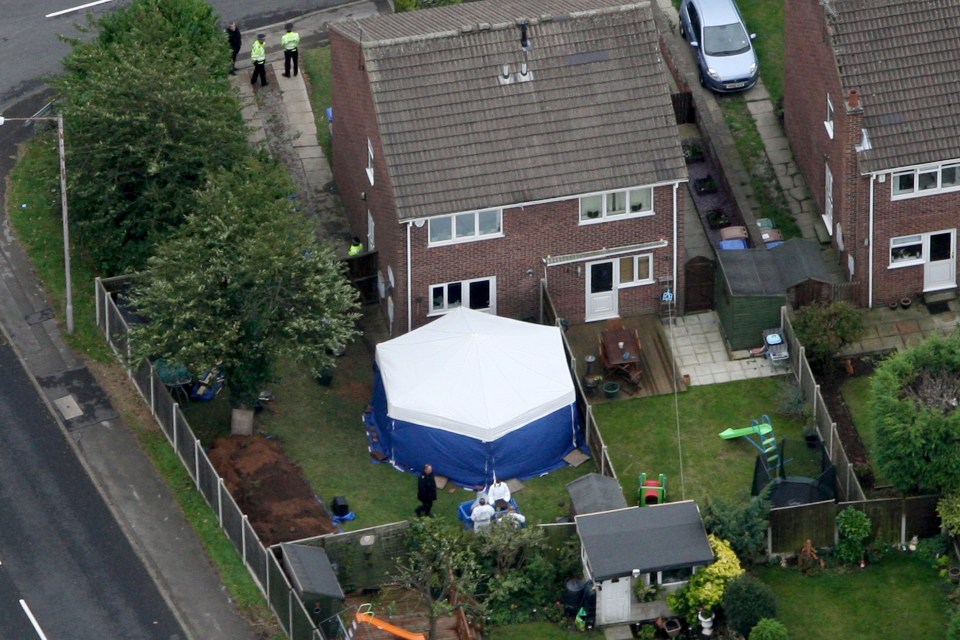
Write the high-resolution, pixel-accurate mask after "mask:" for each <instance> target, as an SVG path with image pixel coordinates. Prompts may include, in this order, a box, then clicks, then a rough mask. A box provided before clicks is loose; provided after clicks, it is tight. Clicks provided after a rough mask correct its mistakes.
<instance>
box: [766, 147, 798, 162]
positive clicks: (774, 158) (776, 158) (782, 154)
mask: <svg viewBox="0 0 960 640" xmlns="http://www.w3.org/2000/svg"><path fill="white" fill-rule="evenodd" d="M767 157H769V158H770V162H772V163H774V164H776V163H785V162H789V161H791V160H793V155H792V154H791V153H790V151H788V150H786V149H783V150H780V151H771V152H769V153H767Z"/></svg>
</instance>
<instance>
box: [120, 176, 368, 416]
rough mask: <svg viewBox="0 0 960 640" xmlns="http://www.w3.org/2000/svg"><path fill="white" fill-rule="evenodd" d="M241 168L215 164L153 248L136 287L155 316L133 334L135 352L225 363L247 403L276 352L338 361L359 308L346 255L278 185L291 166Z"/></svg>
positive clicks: (284, 185)
mask: <svg viewBox="0 0 960 640" xmlns="http://www.w3.org/2000/svg"><path fill="white" fill-rule="evenodd" d="M242 169H243V170H242V171H237V172H235V173H227V172H221V173H219V174H217V175H215V176H214V177H213V178H212V179H211V181H210V182H209V184H208V185H207V187H206V188H205V189H204V190H203V191H202V192H201V193H199V194H198V197H197V212H196V213H194V214H192V215H190V216H189V217H188V219H187V223H186V224H185V225H183V226H182V227H180V228H179V229H178V230H176V231H175V232H174V233H173V234H172V235H171V236H170V238H169V239H168V240H166V241H165V242H163V243H162V244H161V245H160V246H159V247H158V251H157V253H156V255H154V256H153V257H152V258H151V259H150V261H149V263H148V264H149V269H150V277H149V278H148V279H146V280H145V282H144V283H143V284H141V285H140V286H139V287H138V288H137V289H136V290H135V292H134V303H135V305H136V306H137V309H138V311H139V312H140V313H142V314H143V315H144V316H145V317H147V318H149V322H146V323H144V324H141V325H138V326H137V327H135V329H134V331H133V336H132V340H131V342H132V345H133V350H134V353H133V355H134V357H135V358H136V360H137V361H139V359H140V358H144V357H148V358H151V359H152V358H156V357H163V358H167V359H170V360H174V361H177V362H181V363H183V364H185V365H187V366H188V367H189V369H190V370H191V371H194V372H203V371H206V370H208V369H210V368H213V367H218V368H219V369H220V370H221V371H222V372H223V373H224V374H225V375H226V383H227V386H228V388H229V390H230V397H231V400H232V402H233V403H234V406H235V407H237V408H240V409H250V408H252V407H253V406H254V403H255V401H256V398H257V396H258V394H259V392H260V391H261V389H262V386H263V385H264V384H265V383H266V382H268V381H270V380H272V379H273V368H274V363H275V362H276V361H277V360H278V359H280V358H293V359H296V360H299V361H303V362H306V363H307V364H308V365H310V366H311V367H312V368H313V369H314V370H315V371H319V370H320V369H321V368H323V367H330V366H333V362H334V356H333V354H334V353H336V352H337V351H339V350H340V349H341V348H342V347H343V345H345V344H347V343H348V342H349V341H350V340H352V339H353V338H354V337H355V336H356V335H357V332H356V329H355V328H354V321H355V320H356V318H357V317H358V315H357V314H356V313H355V311H354V309H355V307H356V306H357V293H356V291H355V290H354V289H353V288H352V287H351V286H350V284H349V283H348V282H347V280H346V279H345V277H344V274H343V267H342V265H341V263H339V262H338V261H337V259H336V258H335V256H334V254H333V251H332V250H331V249H330V248H329V247H327V246H324V245H321V244H319V243H318V242H317V241H316V238H315V235H314V232H313V230H312V229H311V228H310V226H309V225H308V223H307V222H306V220H305V219H304V218H303V217H302V216H300V215H299V214H296V213H295V212H293V211H292V208H291V204H290V201H289V200H287V198H286V197H284V196H283V195H282V194H283V193H288V192H289V190H288V187H289V184H288V181H289V178H288V177H287V176H286V174H284V173H283V170H282V169H281V168H280V167H278V166H277V165H273V164H266V163H263V162H260V161H257V160H255V159H251V160H250V161H248V162H247V163H246V164H245V165H244V166H243V167H242ZM235 415H236V414H235ZM235 426H237V425H236V423H235Z"/></svg>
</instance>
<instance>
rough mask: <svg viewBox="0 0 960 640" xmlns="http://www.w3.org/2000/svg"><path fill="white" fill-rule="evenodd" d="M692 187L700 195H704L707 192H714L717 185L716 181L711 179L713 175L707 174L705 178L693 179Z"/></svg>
mask: <svg viewBox="0 0 960 640" xmlns="http://www.w3.org/2000/svg"><path fill="white" fill-rule="evenodd" d="M693 189H694V191H696V192H697V193H698V194H700V195H706V194H708V193H716V192H717V190H718V189H719V187H718V186H717V181H716V180H714V179H713V176H707V177H706V178H697V179H696V180H694V181H693Z"/></svg>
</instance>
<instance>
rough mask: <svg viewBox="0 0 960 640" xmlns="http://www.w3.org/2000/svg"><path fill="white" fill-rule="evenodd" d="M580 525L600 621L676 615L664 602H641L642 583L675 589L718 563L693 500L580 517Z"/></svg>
mask: <svg viewBox="0 0 960 640" xmlns="http://www.w3.org/2000/svg"><path fill="white" fill-rule="evenodd" d="M576 523H577V533H578V534H579V536H580V545H581V547H580V549H581V554H580V555H581V560H582V562H583V570H584V574H585V575H586V577H587V578H588V579H590V580H592V581H593V583H594V588H595V589H596V593H597V615H596V622H597V625H611V624H626V623H632V622H640V621H644V620H654V619H656V618H658V617H660V616H666V615H670V611H669V608H668V607H667V604H666V601H664V600H654V601H653V602H640V601H639V599H638V598H636V597H635V595H634V592H633V590H634V586H635V585H636V584H637V582H643V583H644V584H648V585H649V584H656V585H660V586H662V587H664V590H665V591H672V590H674V589H678V588H680V587H681V586H683V585H684V584H686V582H687V581H689V579H690V576H692V575H693V572H694V571H695V570H696V568H697V567H704V566H706V565H708V564H710V563H712V562H713V561H714V556H713V550H712V549H711V548H710V542H709V540H707V532H706V530H704V528H703V521H702V520H701V519H700V509H699V508H698V507H697V503H696V502H694V501H693V500H686V501H683V502H670V503H667V504H659V505H653V506H649V507H642V508H641V507H629V508H627V509H617V510H614V511H604V512H601V513H591V514H586V515H580V516H577V518H576Z"/></svg>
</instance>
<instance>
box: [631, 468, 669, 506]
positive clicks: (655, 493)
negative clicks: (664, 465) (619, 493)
mask: <svg viewBox="0 0 960 640" xmlns="http://www.w3.org/2000/svg"><path fill="white" fill-rule="evenodd" d="M638 484H639V485H640V486H639V488H638V489H637V505H638V506H641V507H645V506H647V505H650V504H663V503H664V502H666V501H667V475H666V474H664V473H661V474H660V476H659V478H658V479H656V480H652V479H651V480H647V474H646V473H641V474H640V478H639V482H638Z"/></svg>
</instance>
